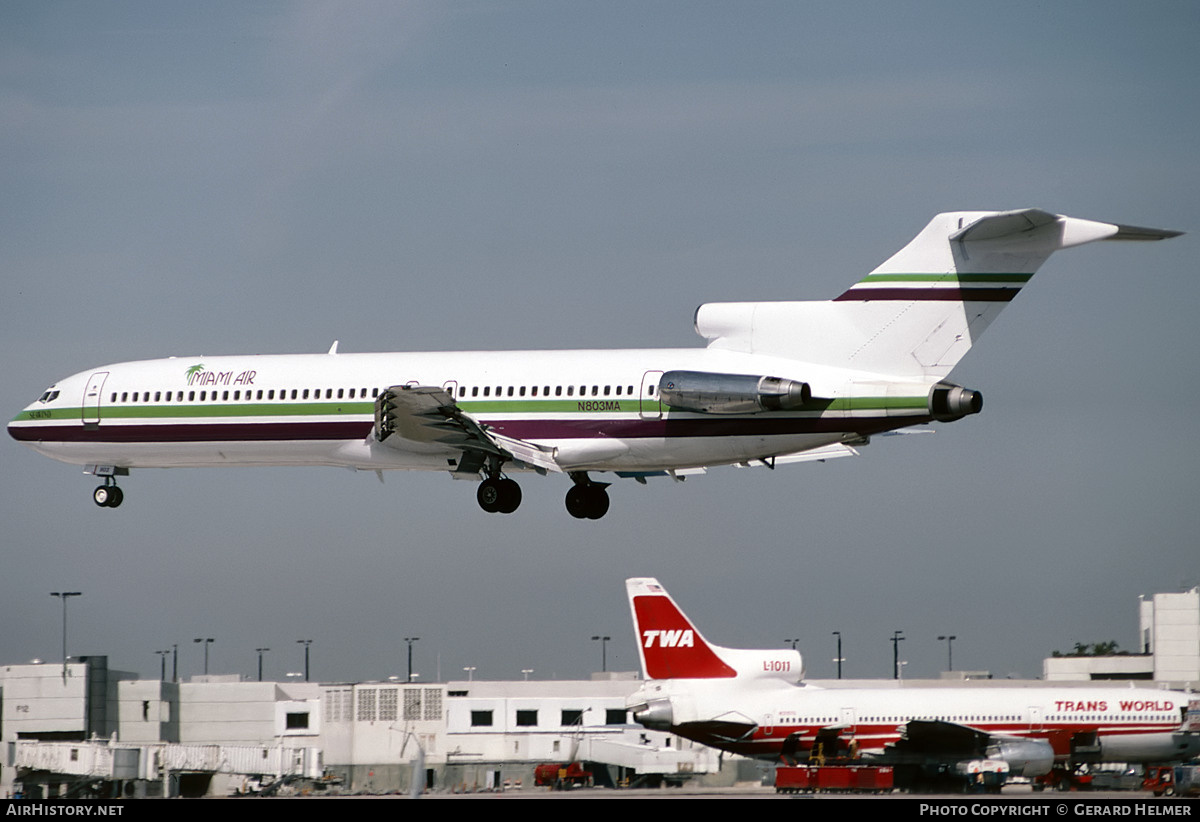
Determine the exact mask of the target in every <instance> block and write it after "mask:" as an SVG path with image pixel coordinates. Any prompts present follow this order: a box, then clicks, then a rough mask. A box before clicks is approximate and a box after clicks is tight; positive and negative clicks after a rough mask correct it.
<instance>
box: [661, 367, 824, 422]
mask: <svg viewBox="0 0 1200 822" xmlns="http://www.w3.org/2000/svg"><path fill="white" fill-rule="evenodd" d="M658 391H659V398H660V399H661V400H662V401H663V402H664V403H666V404H667V405H669V406H670V407H671V408H674V409H676V410H678V411H693V412H696V413H699V414H754V413H757V412H759V411H791V410H793V409H796V408H800V407H801V406H802V405H804V404H805V403H807V402H808V401H809V400H811V399H812V389H810V388H809V387H808V383H806V382H797V381H796V380H787V379H783V378H782V377H756V376H754V375H750V374H712V373H709V372H707V371H668V372H666V373H665V374H663V375H662V377H661V378H660V379H659V383H658Z"/></svg>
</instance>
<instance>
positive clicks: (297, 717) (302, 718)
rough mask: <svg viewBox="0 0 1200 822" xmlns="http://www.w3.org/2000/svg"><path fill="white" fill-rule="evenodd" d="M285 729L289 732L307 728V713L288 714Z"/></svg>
mask: <svg viewBox="0 0 1200 822" xmlns="http://www.w3.org/2000/svg"><path fill="white" fill-rule="evenodd" d="M287 728H288V730H289V731H299V730H304V729H306V728H308V712H307V711H305V712H304V713H294V714H288V715H287Z"/></svg>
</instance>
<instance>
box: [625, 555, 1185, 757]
mask: <svg viewBox="0 0 1200 822" xmlns="http://www.w3.org/2000/svg"><path fill="white" fill-rule="evenodd" d="M625 587H626V591H627V593H628V595H629V607H630V610H631V611H632V613H633V625H634V633H635V634H636V635H637V638H638V652H639V654H640V655H641V661H642V673H643V676H644V677H645V678H646V680H647V681H646V683H645V684H644V685H643V686H642V688H641V689H640V690H639V691H637V692H636V693H635V694H633V695H632V696H631V697H630V702H629V705H630V706H631V709H632V710H633V712H634V719H636V720H637V721H638V722H640V723H641V724H642V725H644V726H646V727H647V728H652V729H655V730H664V731H670V732H672V733H675V734H678V735H679V736H682V737H684V738H686V739H692V740H695V741H697V742H701V743H703V744H705V745H711V746H712V747H714V748H720V749H722V750H726V751H732V752H734V753H739V754H744V755H746V756H753V757H759V758H764V759H778V758H780V757H783V758H785V759H794V758H800V757H804V756H807V755H808V754H809V753H810V752H812V751H813V748H814V746H816V745H818V744H820V745H821V749H822V751H823V752H824V754H825V755H827V756H835V755H838V753H839V752H840V753H845V752H847V751H848V750H857V751H858V753H859V754H861V755H862V756H863V757H865V758H869V759H874V760H877V761H878V762H880V763H881V764H886V763H893V764H897V765H909V766H913V768H914V769H918V771H923V772H924V773H925V774H926V775H928V774H931V773H938V772H942V771H944V768H945V767H946V766H949V767H953V765H954V764H955V763H957V762H962V761H968V760H974V759H980V758H988V759H999V760H1003V761H1005V762H1007V763H1008V765H1009V768H1010V769H1011V772H1012V773H1014V774H1022V775H1024V776H1042V775H1045V774H1047V773H1049V772H1050V770H1051V768H1052V767H1053V766H1054V765H1055V763H1056V762H1057V763H1060V764H1062V763H1066V762H1072V763H1078V762H1170V761H1183V760H1185V759H1190V758H1191V757H1193V756H1195V755H1197V754H1198V753H1200V697H1197V696H1196V695H1189V694H1186V693H1182V692H1179V691H1166V690H1151V689H1145V688H1141V689H1134V688H1040V687H1039V688H965V687H957V688H886V689H885V688H828V689H823V688H818V687H815V686H812V685H806V684H805V683H804V681H803V679H804V667H803V664H802V660H801V657H800V654H799V653H797V652H796V651H794V650H787V649H785V650H763V651H747V650H736V649H732V648H722V647H720V646H718V645H713V644H712V643H710V642H708V641H707V640H705V638H704V637H703V636H701V634H700V632H699V631H698V630H696V628H695V626H694V625H693V624H692V623H691V621H690V620H689V619H688V618H687V617H686V616H685V615H684V613H683V612H682V611H681V610H679V607H678V606H677V605H676V604H675V601H674V600H673V599H672V598H671V597H670V595H669V594H668V593H667V592H666V591H665V590H664V589H663V587H662V586H661V585H659V583H658V580H655V579H629V580H626V581H625Z"/></svg>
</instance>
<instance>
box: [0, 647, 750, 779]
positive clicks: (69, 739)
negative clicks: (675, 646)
mask: <svg viewBox="0 0 1200 822" xmlns="http://www.w3.org/2000/svg"><path fill="white" fill-rule="evenodd" d="M638 684H639V683H638V681H637V680H636V679H635V678H634V676H633V675H632V674H627V675H624V676H621V675H606V676H605V677H604V678H596V679H593V680H582V681H528V682H526V681H518V682H490V681H474V682H448V683H421V684H411V685H406V684H398V683H395V682H360V683H321V684H317V683H304V682H254V681H243V680H242V679H241V678H240V677H237V676H199V677H194V678H192V679H191V680H189V681H186V682H168V681H160V680H146V679H139V678H137V676H136V675H134V674H132V673H129V672H125V671H119V670H114V669H112V668H110V667H109V666H108V660H107V658H106V657H103V656H92V657H78V658H75V659H73V660H72V661H70V662H69V663H68V664H67V665H65V666H64V665H63V664H61V663H40V664H27V665H10V666H5V667H3V668H0V701H2V702H0V705H2V713H0V716H2V723H3V724H2V726H0V728H2V737H0V744H2V746H3V748H2V750H0V753H2V757H0V763H2V767H3V773H2V774H0V797H4V796H12V795H13V793H14V791H23V792H24V793H25V794H26V795H41V796H61V795H67V794H69V793H72V792H80V791H99V792H101V793H103V794H105V795H113V794H115V793H118V792H119V793H121V794H123V795H133V796H163V795H170V796H177V795H190V796H199V795H206V794H208V795H213V794H215V795H227V794H230V793H234V792H237V791H240V790H247V789H257V788H259V787H262V786H265V785H272V784H275V783H290V784H291V785H293V786H299V787H303V788H305V789H313V788H314V787H315V788H316V789H317V790H320V789H322V788H326V789H329V790H336V791H339V792H342V793H350V792H365V793H388V792H401V793H407V792H409V791H410V790H411V789H412V788H413V785H414V778H415V782H416V785H417V786H418V787H419V788H420V789H422V790H435V791H461V792H472V791H483V790H499V789H508V790H514V789H526V790H532V789H533V788H534V769H535V768H536V766H538V765H540V764H566V763H569V762H575V761H578V762H585V763H588V765H587V768H588V770H589V771H591V772H592V778H593V779H594V781H595V782H596V783H598V784H608V783H613V784H618V783H627V784H647V783H648V784H657V783H660V782H662V781H664V780H666V781H668V782H678V781H683V780H685V779H689V778H693V777H707V778H709V779H714V780H718V781H724V782H725V783H726V784H732V783H733V782H734V781H735V780H736V779H738V778H739V775H738V764H737V763H733V762H731V761H727V760H729V757H723V756H722V755H721V754H720V753H719V752H717V751H715V750H713V749H710V748H706V747H704V746H701V745H697V744H695V743H692V742H688V741H686V740H681V739H679V738H678V737H675V736H673V735H670V734H666V733H661V732H655V731H648V730H646V729H644V728H642V727H641V726H639V725H635V724H632V720H631V719H630V717H629V715H628V713H627V712H626V710H625V704H626V700H627V698H628V696H629V695H630V694H631V693H632V692H633V691H634V690H635V689H636V688H637V686H638ZM748 764H751V763H742V766H743V768H744V767H745V766H746V765H748ZM754 772H755V771H754V768H753V766H752V764H751V767H750V771H749V773H750V775H751V776H753V774H754ZM414 773H415V777H414ZM293 789H294V788H293Z"/></svg>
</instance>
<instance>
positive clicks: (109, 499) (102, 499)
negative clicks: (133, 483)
mask: <svg viewBox="0 0 1200 822" xmlns="http://www.w3.org/2000/svg"><path fill="white" fill-rule="evenodd" d="M124 499H125V494H124V493H123V492H122V491H121V489H120V488H118V487H117V481H116V480H115V479H113V478H112V477H105V478H104V484H103V485H97V486H96V490H95V491H93V492H92V501H93V502H94V503H96V504H97V505H99V506H100V507H101V508H116V507H117V506H118V505H120V504H121V502H122V501H124Z"/></svg>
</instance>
